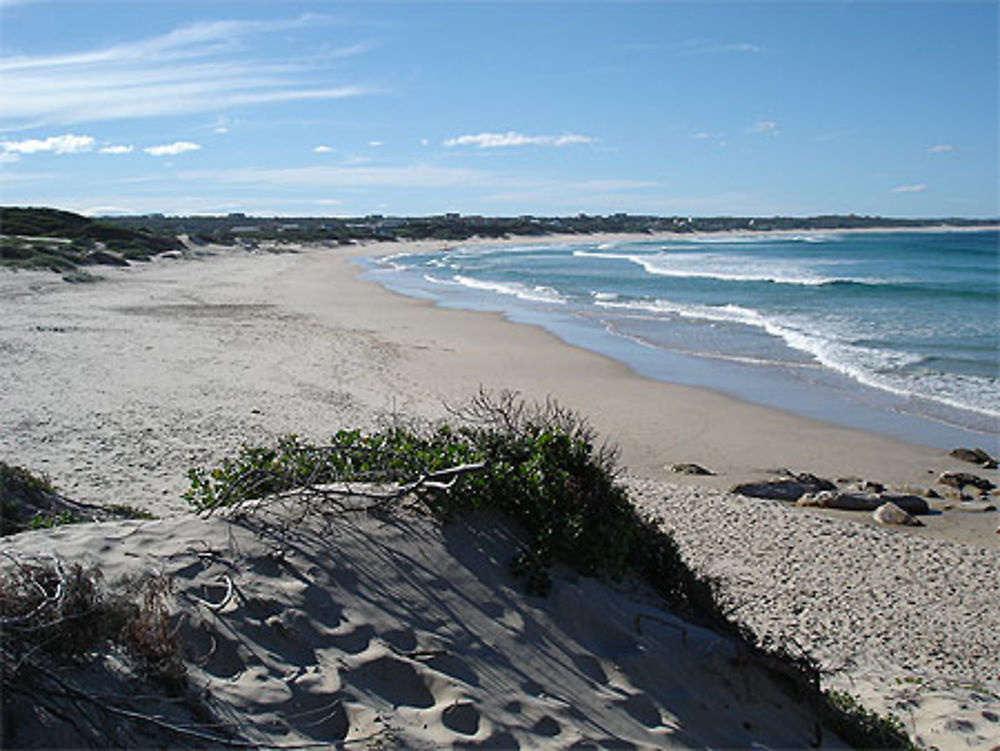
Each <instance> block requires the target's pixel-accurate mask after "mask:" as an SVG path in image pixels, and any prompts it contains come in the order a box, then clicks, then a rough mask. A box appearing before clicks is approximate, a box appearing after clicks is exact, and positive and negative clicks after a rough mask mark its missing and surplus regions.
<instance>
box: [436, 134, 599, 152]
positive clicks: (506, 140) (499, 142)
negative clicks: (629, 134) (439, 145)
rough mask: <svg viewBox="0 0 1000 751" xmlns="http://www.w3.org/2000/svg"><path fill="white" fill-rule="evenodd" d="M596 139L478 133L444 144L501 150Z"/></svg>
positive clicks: (577, 135) (571, 136) (570, 135)
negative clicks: (511, 147)
mask: <svg viewBox="0 0 1000 751" xmlns="http://www.w3.org/2000/svg"><path fill="white" fill-rule="evenodd" d="M596 140H597V139H596V138H592V137H591V136H584V135H580V134H579V133H563V134H562V135H559V136H526V135H524V134H523V133H517V132H515V131H513V130H509V131H507V132H506V133H477V134H475V135H464V136H457V137H455V138H449V139H447V140H445V141H444V142H443V143H444V145H445V146H447V147H452V146H477V147H478V148H480V149H499V148H506V147H510V146H567V145H569V144H577V143H594V141H596Z"/></svg>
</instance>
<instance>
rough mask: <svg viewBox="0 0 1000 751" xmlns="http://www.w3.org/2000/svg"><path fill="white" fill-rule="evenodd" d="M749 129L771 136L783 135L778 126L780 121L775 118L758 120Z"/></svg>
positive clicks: (752, 131)
mask: <svg viewBox="0 0 1000 751" xmlns="http://www.w3.org/2000/svg"><path fill="white" fill-rule="evenodd" d="M749 131H750V132H751V133H760V134H763V135H769V136H779V135H781V128H779V127H778V123H776V122H775V121H774V120H758V121H757V122H755V123H754V124H753V125H751V126H750V128H749Z"/></svg>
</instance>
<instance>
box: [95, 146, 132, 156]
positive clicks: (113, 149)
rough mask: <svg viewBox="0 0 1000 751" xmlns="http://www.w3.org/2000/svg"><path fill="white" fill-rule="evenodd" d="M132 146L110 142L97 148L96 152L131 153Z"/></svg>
mask: <svg viewBox="0 0 1000 751" xmlns="http://www.w3.org/2000/svg"><path fill="white" fill-rule="evenodd" d="M134 148H135V147H134V146H128V145H125V144H111V145H109V146H102V147H101V148H100V149H98V152H100V153H101V154H131V153H132V151H133V150H134Z"/></svg>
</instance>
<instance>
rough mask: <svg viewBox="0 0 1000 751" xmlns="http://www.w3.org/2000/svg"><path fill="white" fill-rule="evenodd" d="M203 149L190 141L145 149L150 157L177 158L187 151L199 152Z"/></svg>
mask: <svg viewBox="0 0 1000 751" xmlns="http://www.w3.org/2000/svg"><path fill="white" fill-rule="evenodd" d="M200 148H201V146H200V145H198V144H196V143H191V142H190V141H174V142H173V143H165V144H163V145H162V146H147V147H146V148H144V149H143V151H145V152H146V153H147V154H149V155H150V156H177V155H178V154H183V153H184V152H185V151H198V150H199V149H200Z"/></svg>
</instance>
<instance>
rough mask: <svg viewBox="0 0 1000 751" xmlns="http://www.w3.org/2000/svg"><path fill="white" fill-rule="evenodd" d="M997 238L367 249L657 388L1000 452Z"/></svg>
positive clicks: (424, 292) (400, 281) (436, 291)
mask: <svg viewBox="0 0 1000 751" xmlns="http://www.w3.org/2000/svg"><path fill="white" fill-rule="evenodd" d="M998 247H1000V232H998V231H996V230H982V231H962V232H955V231H952V232H949V231H932V232H873V233H846V232H845V233H808V232H802V233H798V234H781V235H778V234H763V233H762V234H757V235H752V234H748V235H733V236H722V235H720V236H711V235H709V236H691V237H686V236H683V235H679V236H677V237H672V236H671V237H669V238H666V239H665V238H663V237H658V238H655V239H654V238H649V239H645V238H644V239H641V240H630V241H626V242H605V243H602V242H596V241H594V240H592V239H588V238H587V237H586V236H582V237H580V238H579V239H578V240H575V241H571V242H569V243H566V241H565V240H560V241H559V242H546V240H545V239H544V238H542V239H538V240H532V241H525V242H524V243H521V244H514V245H509V244H508V245H490V244H488V243H484V244H481V245H471V246H461V247H457V246H449V245H448V244H446V243H442V244H441V247H440V249H436V250H433V251H430V252H421V253H412V252H405V251H404V252H401V253H397V254H394V255H390V256H383V257H381V258H370V259H365V261H364V262H363V264H364V265H365V267H366V268H367V272H368V273H367V276H368V277H369V278H371V279H373V280H376V281H378V282H379V283H381V284H383V285H384V286H386V287H388V288H390V289H392V290H393V291H396V292H400V293H403V294H407V295H411V296H417V297H423V298H429V299H432V300H435V301H436V302H437V303H438V304H439V305H442V306H446V307H454V308H466V309H471V310H490V311H497V312H501V313H503V314H504V315H505V316H507V317H508V318H510V319H512V320H514V321H518V322H523V323H531V324H535V325H539V326H542V327H544V328H546V329H547V330H549V331H551V332H552V333H554V334H556V335H557V336H559V337H561V338H562V339H564V340H565V341H567V342H569V343H570V344H573V345H576V346H581V347H585V348H588V349H592V350H595V351H597V352H600V353H602V354H605V355H607V356H609V357H612V358H615V359H617V360H619V361H621V362H623V363H625V364H626V365H628V366H630V367H631V368H633V369H634V370H635V371H636V372H638V373H640V374H642V375H644V376H647V377H651V378H656V379H660V380H664V381H670V382H676V383H684V384H688V385H696V386H704V387H707V388H711V389H714V390H717V391H722V392H725V393H728V394H731V395H733V396H736V397H739V398H741V399H744V400H748V401H752V402H756V403H761V404H766V405H769V406H776V407H780V408H783V409H787V410H790V411H792V412H796V413H799V414H803V415H807V416H810V417H817V418H820V419H824V420H828V421H833V422H836V423H840V424H844V425H848V426H852V427H861V428H865V429H869V430H876V431H878V432H883V433H888V434H891V435H895V436H897V437H901V438H905V439H908V440H911V441H915V442H919V443H924V444H927V445H933V446H940V447H948V446H952V445H958V444H959V443H963V442H965V443H968V442H976V441H978V443H979V444H981V445H984V447H987V448H989V449H993V450H995V449H996V447H997V443H998V440H1000V438H998V433H1000V373H998V337H1000V333H998V332H1000V329H998V313H1000V265H998V262H1000V258H998Z"/></svg>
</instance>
